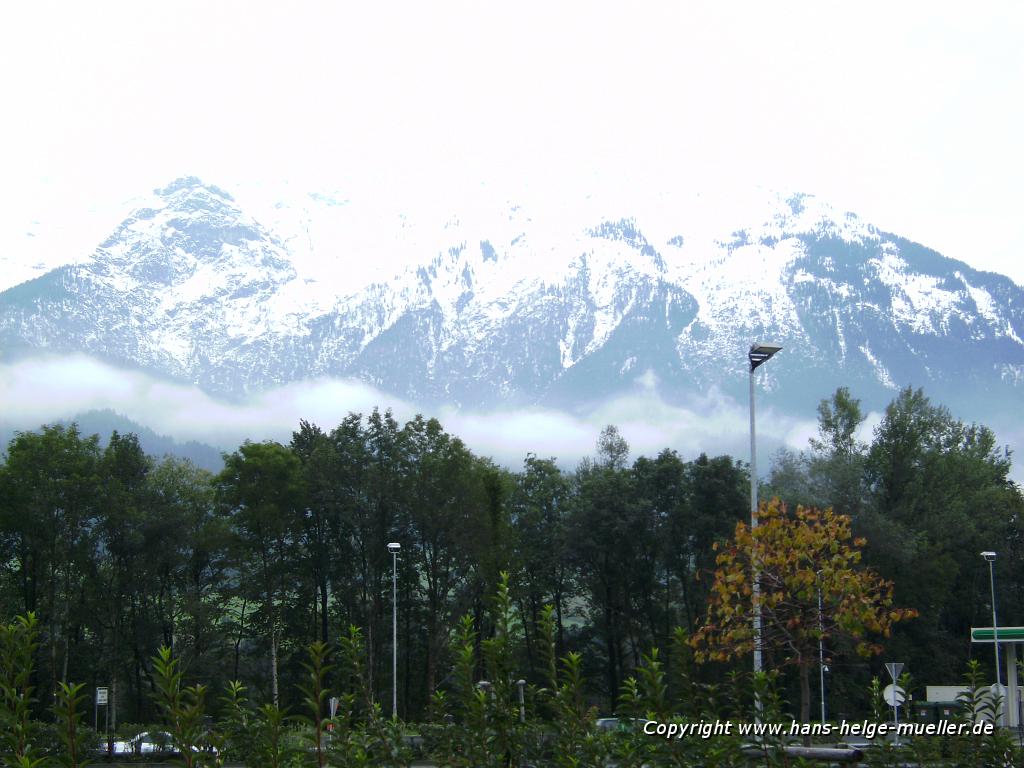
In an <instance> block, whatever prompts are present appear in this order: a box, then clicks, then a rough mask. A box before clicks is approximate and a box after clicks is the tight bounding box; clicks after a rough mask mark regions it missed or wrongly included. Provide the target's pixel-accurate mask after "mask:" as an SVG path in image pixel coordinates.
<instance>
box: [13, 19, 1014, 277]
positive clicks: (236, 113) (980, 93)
mask: <svg viewBox="0 0 1024 768" xmlns="http://www.w3.org/2000/svg"><path fill="white" fill-rule="evenodd" d="M1022 40H1024V4H1021V3H1019V2H1004V3H996V2H975V3H970V4H968V3H958V4H955V5H944V4H941V3H936V2H926V3H910V2H899V3H893V2H885V3H864V2H858V3H846V2H843V3H832V2H807V3H780V2H771V3H753V2H751V3H723V2H714V3H695V2H671V3H669V2H646V3H625V2H616V3H603V2H594V1H593V0H588V1H587V2H578V3H570V2H551V1H550V0H548V1H546V2H506V3H496V2H480V1H479V0H474V1H473V2H404V3H388V2H359V3H340V2H332V3H326V2H325V3H280V2H273V3H270V2H265V3H262V2H252V0H249V1H247V2H209V1H208V0H203V2H174V3H170V2H167V3H157V2H145V3H139V2H124V3H120V2H118V3H115V2H90V3H75V4H72V3H46V2H32V3H16V4H15V3H7V4H4V6H3V9H2V10H0V86H2V87H0V98H2V99H3V115H4V118H3V120H0V151H2V153H3V155H2V161H3V162H2V173H0V176H2V182H0V186H2V190H3V191H2V193H0V194H2V198H0V205H2V206H3V210H4V211H5V215H4V217H3V221H6V222H7V223H6V224H4V223H2V222H0V229H2V228H4V227H8V228H10V227H21V226H23V222H24V221H28V220H31V219H32V218H37V219H41V220H43V222H44V223H45V224H50V225H53V224H54V223H55V222H56V223H59V221H60V220H61V219H62V218H66V219H67V220H72V219H74V218H75V217H77V216H79V215H80V214H81V212H82V211H84V210H86V209H88V208H96V207H97V206H99V207H102V206H103V205H106V204H107V203H111V202H116V201H120V200H123V199H125V198H128V197H131V196H134V195H137V194H139V193H141V192H144V191H147V190H149V189H152V188H153V187H155V186H158V185H163V184H166V183H167V182H168V181H169V180H171V179H173V178H175V177H177V176H180V175H183V174H187V173H192V174H196V175H199V176H201V177H202V178H204V179H205V180H206V181H209V182H212V183H216V184H218V185H220V186H223V187H225V188H228V189H231V188H232V187H233V186H235V185H240V184H245V183H253V182H260V183H263V184H265V185H269V186H271V187H273V186H274V185H276V184H279V183H282V182H283V181H286V180H287V181H288V182H290V184H289V187H290V188H291V189H301V190H304V191H305V190H307V189H309V190H313V189H331V190H334V189H338V190H342V191H346V190H350V189H351V190H358V189H360V188H373V189H376V190H378V192H377V193H378V194H379V193H380V192H379V191H380V190H381V189H382V188H383V189H384V190H388V189H390V190H391V191H392V192H393V193H394V194H395V196H396V197H397V196H399V195H401V196H402V197H403V198H404V199H407V200H409V201H412V204H415V201H416V200H422V201H424V202H425V201H427V200H430V201H433V202H434V203H437V202H438V201H441V204H442V205H443V204H444V202H445V201H447V200H452V201H453V208H454V207H455V203H454V201H456V200H458V199H460V198H463V197H465V196H466V194H467V192H469V191H472V190H474V189H479V185H480V184H481V183H486V184H487V185H489V186H490V187H491V188H492V189H499V190H502V194H504V190H506V189H507V190H508V195H509V197H510V198H514V197H515V196H516V195H518V194H530V193H531V192H533V193H539V192H541V191H543V192H544V193H546V194H547V195H558V194H562V193H565V194H577V193H581V192H582V193H586V192H589V191H597V192H602V191H605V192H606V191H608V190H614V191H615V193H616V194H619V195H622V196H624V197H626V198H629V197H632V196H638V197H639V196H643V195H646V194H647V193H649V192H650V191H651V190H657V189H662V190H673V189H676V188H677V187H685V188H688V189H694V188H704V187H706V188H715V189H719V190H723V189H724V190H726V191H728V190H729V189H730V188H733V187H735V188H737V189H739V188H741V187H743V186H747V185H754V184H758V185H762V186H765V187H768V188H772V189H782V190H797V191H806V192H810V193H815V194H818V195H820V196H822V197H824V198H826V199H827V200H830V201H832V202H833V203H834V204H836V205H837V206H838V207H840V208H843V209H849V210H853V211H856V212H857V213H859V214H860V215H862V216H863V217H864V218H866V219H868V220H870V221H872V222H873V223H875V224H877V225H879V226H881V227H883V228H885V229H888V230H891V231H895V232H897V233H899V234H903V235H905V236H908V237H911V238H912V239H915V240H918V241H920V242H923V243H925V244H927V245H929V246H931V247H934V248H936V249H937V250H939V251H941V252H943V253H945V254H946V255H948V256H952V257H955V258H960V259H963V260H964V261H967V262H968V263H970V264H972V265H974V266H977V267H980V268H983V269H990V270H995V271H1000V272H1003V273H1005V274H1009V275H1010V276H1011V277H1013V278H1014V279H1015V280H1016V281H1017V282H1018V283H1024V259H1021V258H1020V256H1021V250H1022V249H1021V244H1022V242H1024V217H1022V216H1021V215H1020V209H1021V201H1022V196H1021V193H1020V182H1021V178H1022V177H1024V150H1022V141H1021V136H1024V98H1022V94H1024V87H1022V86H1024V45H1022V44H1021V41H1022ZM385 194H387V192H386V191H385ZM7 234H8V237H7V238H2V237H0V243H3V242H10V240H11V238H10V234H11V233H10V232H8V233H7Z"/></svg>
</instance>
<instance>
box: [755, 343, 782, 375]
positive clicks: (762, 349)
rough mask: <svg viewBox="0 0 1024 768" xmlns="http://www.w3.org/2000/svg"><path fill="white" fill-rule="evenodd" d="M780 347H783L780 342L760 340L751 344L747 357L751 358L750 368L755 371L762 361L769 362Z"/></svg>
mask: <svg viewBox="0 0 1024 768" xmlns="http://www.w3.org/2000/svg"><path fill="white" fill-rule="evenodd" d="M780 349H782V347H781V346H780V345H778V344H761V343H759V342H754V343H753V344H751V345H750V351H749V352H748V353H747V359H748V360H750V370H751V371H753V370H754V369H755V368H757V366H759V365H761V363H765V362H767V361H768V360H769V359H770V358H771V356H772V355H774V354H775V353H776V352H778V351H779V350H780Z"/></svg>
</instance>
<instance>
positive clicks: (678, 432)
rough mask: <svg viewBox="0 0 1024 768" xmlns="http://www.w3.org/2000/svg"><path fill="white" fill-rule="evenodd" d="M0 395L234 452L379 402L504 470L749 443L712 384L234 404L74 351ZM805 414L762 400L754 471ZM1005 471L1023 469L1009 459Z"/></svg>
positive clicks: (745, 449)
mask: <svg viewBox="0 0 1024 768" xmlns="http://www.w3.org/2000/svg"><path fill="white" fill-rule="evenodd" d="M826 394H827V393H826ZM823 396H825V395H823ZM0 401H2V402H3V403H4V404H5V406H6V407H5V409H4V412H3V415H2V416H0V425H2V426H5V427H7V428H14V429H22V430H31V429H37V428H38V427H39V426H40V425H41V424H44V423H51V422H54V421H58V420H67V419H71V418H73V417H74V416H76V415H77V414H81V413H84V412H86V411H90V410H94V409H104V408H107V409H111V410H113V411H116V412H118V413H121V414H123V415H125V416H126V417H128V418H129V419H131V420H132V421H135V422H137V423H139V424H141V425H144V426H147V427H149V428H150V429H153V430H154V431H156V432H158V433H160V434H164V435H169V436H172V437H174V438H175V439H177V440H179V441H183V440H197V441H200V442H204V443H208V444H210V445H213V446H215V447H217V448H220V449H223V450H233V449H235V448H237V447H238V446H239V445H240V444H241V443H242V442H243V441H244V440H246V439H249V440H253V441H257V442H258V441H261V440H268V439H269V440H278V441H281V442H287V441H288V440H289V439H290V438H291V434H292V432H293V431H294V430H295V429H297V428H298V425H299V420H300V419H305V420H307V421H310V422H313V423H315V424H317V425H319V426H320V427H322V428H323V429H325V430H328V429H331V428H333V427H334V426H336V425H337V424H339V423H340V422H341V420H342V419H344V418H345V416H347V415H348V414H349V413H351V412H356V413H362V414H368V413H369V412H370V411H372V410H373V408H374V407H379V408H381V410H385V409H388V408H390V409H391V410H392V411H393V413H394V415H395V418H396V419H397V420H398V421H399V423H403V422H405V421H406V420H408V419H410V418H412V417H413V416H415V415H416V414H417V413H422V414H423V415H425V416H428V417H429V416H436V417H437V418H438V419H439V420H440V421H441V423H442V424H443V425H444V427H445V429H446V430H448V431H449V432H450V433H452V434H454V435H456V436H458V437H459V438H461V439H462V440H463V441H464V442H465V443H466V444H467V445H468V446H469V447H470V448H471V449H472V450H473V451H474V452H475V453H477V454H479V455H482V456H489V457H491V458H493V459H494V461H495V462H497V463H498V464H501V465H503V466H507V467H510V468H513V469H515V468H518V467H520V466H521V465H522V462H523V459H524V458H525V457H526V455H527V454H528V453H535V454H537V455H538V456H540V457H543V458H547V457H554V458H556V459H557V460H558V462H559V464H561V465H562V466H563V467H567V468H571V467H574V466H575V465H576V464H577V463H578V462H579V461H580V460H581V459H583V458H584V457H586V456H592V455H594V452H595V445H596V442H597V438H598V435H599V433H600V431H601V429H602V428H603V427H604V426H605V425H607V424H614V425H616V426H617V427H618V428H619V431H620V432H621V434H622V436H623V437H624V438H625V439H626V441H627V442H628V443H629V445H630V449H631V456H632V457H633V458H635V457H637V456H640V455H646V456H654V455H656V454H657V453H659V452H660V451H662V450H664V449H665V448H671V449H673V450H675V451H677V452H678V453H679V454H680V455H681V456H682V457H683V458H684V459H692V458H694V457H696V456H697V455H698V454H700V453H701V452H705V453H707V454H709V455H718V454H728V455H731V456H734V457H736V458H740V459H743V460H744V461H745V460H747V458H748V457H749V451H750V437H749V429H750V422H749V412H748V410H747V404H746V403H745V402H737V401H736V400H734V399H732V398H730V397H728V396H726V395H723V394H722V393H720V392H717V391H711V392H708V393H705V394H703V395H697V396H694V397H693V398H691V400H690V401H688V402H687V403H686V404H685V405H676V404H671V403H668V402H666V401H665V400H663V399H662V398H661V397H660V396H659V395H658V394H657V392H656V391H655V390H654V388H652V387H645V388H641V389H639V390H638V391H637V392H635V393H634V394H629V395H624V396H621V397H617V398H614V399H611V400H608V401H607V402H605V403H603V404H602V405H600V406H598V407H597V408H596V409H594V410H592V411H591V412H589V413H587V414H585V415H582V416H581V415H575V414H569V413H565V412H562V411H558V410H553V409H549V408H541V407H532V408H522V409H495V410H492V411H487V412H483V411H467V410H456V409H454V408H441V409H437V408H427V407H422V406H420V405H418V404H416V403H411V402H408V401H405V400H401V399H399V398H395V397H393V396H391V395H387V394H385V393H383V392H381V391H380V390H378V389H376V388H374V387H371V386H369V385H366V384H363V383H361V382H357V381H352V380H341V379H329V378H321V379H312V380H308V381H303V382H297V383H292V384H288V385H285V386H281V387H277V388H274V389H270V390H266V391H264V392H261V393H259V394H254V395H252V396H250V397H249V398H248V399H246V400H244V401H242V402H227V401H224V400H219V399H216V398H214V397H211V396H210V395H208V394H206V393H205V392H203V391H201V390H200V389H199V388H198V387H195V386H189V385H184V384H177V383H173V382H168V381H166V380H163V379H159V378H156V377H154V376H150V375H147V374H145V373H141V372H138V371H128V370H124V369H121V368H117V367H115V366H112V365H108V364H106V363H102V362H99V361H97V360H95V359H93V358H90V357H87V356H83V355H75V356H52V357H40V358H34V359H30V360H23V361H19V362H14V363H5V364H0ZM810 416H811V414H808V415H807V417H805V418H794V417H793V416H789V415H786V414H783V413H780V412H778V411H776V410H774V409H772V408H771V406H770V404H768V403H764V404H763V405H762V406H761V409H760V410H759V412H758V420H757V429H758V435H757V440H758V456H759V459H760V460H759V462H758V463H759V469H760V472H761V473H762V474H763V473H764V472H765V471H766V470H767V469H768V467H769V466H770V460H771V457H772V454H774V453H775V451H776V450H778V449H779V448H780V447H782V446H787V447H789V448H792V449H796V450H800V449H803V448H806V447H807V440H808V439H809V438H810V437H812V436H814V435H815V434H816V432H817V422H816V421H815V419H814V418H811V417H810ZM880 419H881V416H880V414H878V413H872V414H870V415H869V417H868V419H867V421H866V422H865V424H864V425H862V428H861V432H860V437H861V438H862V439H864V440H866V441H867V440H870V439H871V432H872V430H873V428H874V427H875V426H876V425H877V424H878V422H879V421H880ZM1014 474H1015V475H1020V474H1021V473H1020V472H1019V470H1016V469H1015V471H1014Z"/></svg>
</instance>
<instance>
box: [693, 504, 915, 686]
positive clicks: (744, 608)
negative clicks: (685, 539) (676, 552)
mask: <svg viewBox="0 0 1024 768" xmlns="http://www.w3.org/2000/svg"><path fill="white" fill-rule="evenodd" d="M864 543H865V542H864V540H863V539H855V538H853V533H852V531H851V529H850V518H849V517H848V516H846V515H837V514H834V513H833V512H832V510H831V509H826V510H824V511H822V510H819V509H815V508H813V507H807V508H805V507H797V508H796V511H795V512H793V513H790V512H789V511H788V510H787V508H786V506H785V505H784V504H782V503H781V502H780V501H779V500H778V499H773V500H772V501H771V502H768V503H767V504H764V503H762V505H761V508H760V511H759V513H758V526H757V528H755V529H753V530H751V528H750V526H749V525H747V524H746V523H738V524H737V525H736V533H735V535H734V537H733V539H732V541H730V542H727V543H726V544H725V545H724V546H721V547H720V546H718V545H716V549H717V550H718V556H717V558H716V564H717V568H716V570H715V575H714V584H713V585H712V587H711V592H710V596H709V598H708V615H707V619H706V621H705V623H704V625H703V626H702V627H701V628H700V629H699V630H698V631H697V632H696V633H695V634H694V636H693V638H692V644H693V646H694V649H695V650H696V656H697V658H698V659H700V660H712V661H727V660H728V659H730V658H733V657H735V656H740V655H743V654H746V653H750V652H752V651H753V650H754V644H755V636H754V628H753V617H754V597H753V588H752V584H753V576H754V573H755V572H756V573H757V578H758V583H759V584H760V590H761V594H760V598H759V602H760V605H761V627H762V631H761V635H762V637H761V648H762V650H764V651H765V652H766V653H769V654H772V655H773V656H774V658H775V663H777V664H778V663H785V664H792V665H796V666H806V665H808V664H810V663H812V661H813V659H815V658H816V655H817V652H818V640H819V638H821V637H824V638H826V639H828V638H835V637H837V636H843V637H846V638H849V639H850V640H852V641H853V642H854V645H855V648H856V651H857V653H859V654H861V655H863V656H871V655H873V654H877V653H880V652H881V650H882V649H881V647H880V646H879V645H878V644H877V643H875V642H872V638H877V637H879V636H881V637H888V635H889V633H890V631H891V629H892V626H893V624H895V623H896V622H898V621H903V620H904V619H908V618H912V617H914V616H916V615H917V612H916V611H913V610H910V609H906V608H895V607H893V598H892V583H891V582H887V581H885V580H883V579H882V578H881V577H879V576H878V575H877V574H876V573H874V572H873V571H871V570H870V569H867V568H864V567H862V566H861V565H860V560H861V551H860V550H861V547H863V546H864ZM819 589H820V590H821V601H822V610H821V612H820V615H819V611H818V590H819Z"/></svg>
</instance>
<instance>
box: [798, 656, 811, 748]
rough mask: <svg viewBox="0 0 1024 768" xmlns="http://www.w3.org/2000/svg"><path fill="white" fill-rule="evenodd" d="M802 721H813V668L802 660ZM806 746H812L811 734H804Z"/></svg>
mask: <svg viewBox="0 0 1024 768" xmlns="http://www.w3.org/2000/svg"><path fill="white" fill-rule="evenodd" d="M800 722H801V723H810V722H811V668H810V666H809V665H808V664H807V663H806V662H804V661H801V662H800ZM804 746H805V747H809V746H811V735H810V734H809V733H808V734H807V735H806V736H804Z"/></svg>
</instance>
